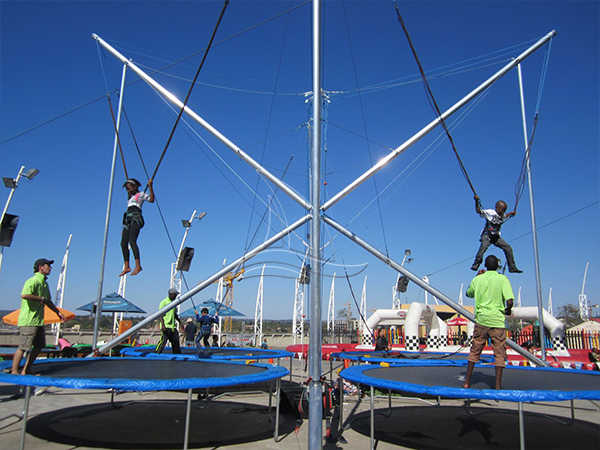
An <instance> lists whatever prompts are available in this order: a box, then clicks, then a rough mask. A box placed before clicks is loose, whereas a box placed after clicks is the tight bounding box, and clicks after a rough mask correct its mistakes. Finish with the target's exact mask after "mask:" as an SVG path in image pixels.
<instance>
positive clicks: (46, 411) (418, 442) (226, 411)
mask: <svg viewBox="0 0 600 450" xmlns="http://www.w3.org/2000/svg"><path fill="white" fill-rule="evenodd" d="M282 364H283V365H284V366H286V367H289V363H288V362H283V363H282ZM303 369H304V362H303V361H294V363H293V375H294V378H293V380H294V382H300V381H302V380H304V379H306V378H307V374H306V373H305V372H304V371H303ZM323 370H324V371H327V370H329V363H323ZM286 379H288V380H289V378H286ZM245 388H246V389H248V390H250V389H256V387H253V386H250V387H245ZM283 390H284V391H285V392H286V393H287V394H286V397H294V396H295V395H297V394H298V389H291V386H290V384H289V382H286V383H284V388H283ZM18 393H19V387H17V386H12V385H7V384H0V449H2V450H5V449H6V450H8V449H10V450H12V449H18V448H19V445H20V438H21V429H22V424H23V422H22V421H21V420H20V419H19V416H20V415H21V414H22V412H23V405H24V401H23V397H19V398H15V397H14V396H15V394H18ZM186 399H187V393H185V392H151V393H146V392H144V393H135V392H128V393H123V394H119V395H117V396H115V404H114V405H113V404H111V394H110V393H108V392H106V391H99V390H69V389H59V388H49V389H47V390H46V391H44V392H43V393H40V392H39V391H38V395H34V396H32V398H31V403H30V409H29V420H28V423H27V432H26V436H25V448H26V449H29V450H37V449H44V450H72V449H75V448H76V449H79V450H85V449H98V448H107V449H177V448H183V436H184V424H185V412H186ZM193 399H194V401H193V408H192V413H191V429H190V435H189V448H212V449H216V448H219V449H239V450H257V449H264V448H269V449H279V450H293V449H294V450H295V449H308V421H307V420H303V421H299V420H298V417H297V416H298V414H296V413H295V410H293V409H292V407H291V406H290V403H289V402H288V401H287V399H284V400H283V401H282V408H281V411H280V424H279V441H278V442H274V440H273V427H272V423H271V421H270V420H269V415H268V408H267V405H268V394H266V393H251V392H235V393H233V394H232V395H224V396H221V397H219V398H217V399H211V401H209V402H208V403H206V402H205V401H204V400H198V398H197V394H196V393H195V394H194V396H193ZM345 400H346V401H345V403H344V405H343V406H344V409H343V419H344V430H340V426H339V417H338V415H337V413H336V414H335V415H334V417H333V418H332V419H330V420H329V421H324V422H323V442H324V444H323V448H324V449H346V450H358V449H368V448H369V447H370V413H369V398H368V397H364V398H362V399H361V398H359V397H357V396H353V397H352V396H348V397H345ZM574 404H575V421H573V422H572V423H571V422H570V417H571V409H570V406H571V405H570V402H546V403H535V404H531V403H527V404H525V405H524V411H525V416H524V429H525V433H526V437H525V439H526V448H527V449H537V448H540V449H542V448H543V449H546V450H548V449H567V448H577V449H578V450H579V449H594V450H597V449H598V448H600V412H599V405H598V404H593V403H591V402H589V401H575V403H574ZM517 408H518V405H517V404H516V403H510V402H495V401H480V402H472V403H471V406H470V408H467V407H466V406H465V402H464V401H463V400H442V402H441V405H439V406H438V405H437V404H436V401H435V399H423V400H421V399H416V398H409V397H398V398H394V400H393V402H392V408H391V410H389V409H388V398H387V396H385V397H380V398H376V399H375V410H376V415H375V438H376V440H375V446H376V448H377V449H378V450H387V449H392V448H393V449H453V450H454V449H482V448H488V447H492V448H494V450H496V449H515V448H519V416H518V412H517ZM390 413H391V414H390ZM328 422H330V426H331V432H330V437H329V439H327V438H326V436H325V435H326V433H327V431H326V429H327V424H328ZM340 436H341V437H340Z"/></svg>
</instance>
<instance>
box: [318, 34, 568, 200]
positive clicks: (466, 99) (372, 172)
mask: <svg viewBox="0 0 600 450" xmlns="http://www.w3.org/2000/svg"><path fill="white" fill-rule="evenodd" d="M554 35H556V31H551V32H550V33H548V34H547V35H546V36H544V37H543V38H542V39H540V40H539V41H538V42H536V43H535V44H534V45H532V46H531V47H529V48H528V49H527V50H525V51H524V52H523V53H521V54H520V55H519V56H517V57H516V58H515V59H514V60H512V61H511V62H510V63H509V64H507V65H506V66H504V67H503V68H502V69H501V70H499V71H498V72H496V74H495V75H493V76H491V77H490V78H488V79H487V81H485V82H483V83H482V84H481V85H480V86H479V87H477V88H475V89H474V90H473V91H471V93H470V94H468V95H467V96H466V97H464V98H463V99H462V100H460V101H459V102H458V103H456V104H455V105H454V106H452V107H451V108H450V109H448V110H447V111H446V112H444V113H443V114H442V115H441V118H442V119H443V120H446V119H447V118H448V117H450V116H452V114H454V113H455V112H457V111H458V110H459V109H460V108H462V107H463V106H465V105H466V104H467V103H469V102H470V101H471V100H473V99H474V98H475V97H477V96H478V95H479V94H481V93H482V92H483V91H484V90H486V89H487V88H488V87H490V86H491V85H492V84H494V83H495V82H496V81H497V80H499V79H500V78H501V77H503V76H504V75H506V73H508V72H509V71H510V70H511V69H513V68H514V67H515V66H516V65H517V64H518V63H519V62H520V61H522V60H524V59H525V58H527V57H528V56H529V55H531V54H532V53H533V52H535V51H536V50H537V49H538V48H540V47H541V46H542V45H544V44H545V43H546V42H548V41H549V40H550V39H551V38H552V37H553V36H554ZM440 123H441V121H440V119H439V118H438V119H435V120H434V121H433V122H431V123H430V124H429V125H427V126H426V127H425V128H423V129H422V130H421V131H419V132H418V133H417V134H415V135H414V136H413V137H411V138H410V139H409V140H408V141H406V142H405V143H404V144H402V145H401V146H400V147H398V148H397V149H395V150H394V151H393V152H392V153H390V154H389V155H388V156H386V157H385V158H382V159H381V160H380V161H379V162H378V163H377V164H375V165H374V166H373V167H372V168H371V169H369V170H367V171H366V172H365V173H364V174H363V175H361V176H360V177H358V178H357V179H356V180H354V181H353V182H352V183H350V184H349V185H348V186H347V187H345V188H344V189H343V190H342V191H340V192H339V193H338V194H336V195H334V196H333V197H332V198H331V199H329V201H328V202H326V203H325V204H324V205H323V206H322V209H323V211H327V210H328V209H329V208H331V207H332V206H333V205H335V204H336V203H337V202H338V201H340V200H341V199H342V198H344V197H345V196H346V195H348V194H349V193H350V192H351V191H353V190H354V189H356V188H357V187H358V186H360V185H361V184H362V183H364V182H365V181H367V180H368V179H369V178H371V177H372V176H373V175H375V173H376V172H378V171H379V170H380V169H382V168H383V167H384V166H385V165H386V164H387V163H389V162H390V161H391V160H393V159H394V158H396V157H397V156H398V155H400V153H402V152H404V150H406V149H408V148H409V147H410V146H412V145H413V144H415V143H416V142H418V141H419V140H420V139H421V138H422V137H424V136H425V135H427V134H428V133H429V132H430V131H432V130H433V129H434V128H436V127H437V126H438V125H439V124H440Z"/></svg>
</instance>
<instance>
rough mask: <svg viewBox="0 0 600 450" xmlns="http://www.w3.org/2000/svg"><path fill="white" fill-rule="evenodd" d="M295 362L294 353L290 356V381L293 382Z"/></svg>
mask: <svg viewBox="0 0 600 450" xmlns="http://www.w3.org/2000/svg"><path fill="white" fill-rule="evenodd" d="M293 362H294V355H292V356H290V383H291V382H292V364H293Z"/></svg>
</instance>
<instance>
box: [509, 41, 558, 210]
mask: <svg viewBox="0 0 600 450" xmlns="http://www.w3.org/2000/svg"><path fill="white" fill-rule="evenodd" d="M551 44H552V39H550V41H548V44H547V45H546V52H545V54H544V64H543V66H542V75H541V77H540V86H539V88H538V97H537V102H536V105H535V115H534V118H533V128H532V130H531V136H530V137H529V141H528V142H527V149H526V150H525V155H524V156H523V163H522V165H521V172H520V173H519V178H518V179H517V183H516V185H515V209H514V210H515V211H516V210H517V206H518V205H519V201H520V200H521V196H522V195H523V191H524V190H525V181H526V178H527V168H528V167H529V158H530V157H531V145H532V143H533V137H534V136H535V130H536V128H537V124H538V118H539V116H540V104H541V102H542V92H543V91H544V85H545V83H546V74H547V72H548V62H549V60H550V48H551Z"/></svg>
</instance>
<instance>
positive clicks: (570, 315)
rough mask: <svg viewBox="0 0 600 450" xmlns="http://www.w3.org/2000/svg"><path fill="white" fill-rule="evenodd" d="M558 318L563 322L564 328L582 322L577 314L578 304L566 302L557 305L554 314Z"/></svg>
mask: <svg viewBox="0 0 600 450" xmlns="http://www.w3.org/2000/svg"><path fill="white" fill-rule="evenodd" d="M556 317H558V318H559V319H562V321H563V322H564V323H565V329H567V328H571V327H574V326H575V325H579V324H580V323H583V319H582V318H581V316H580V315H579V306H577V305H574V304H572V303H568V304H566V305H564V306H559V307H558V314H557V315H556Z"/></svg>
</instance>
